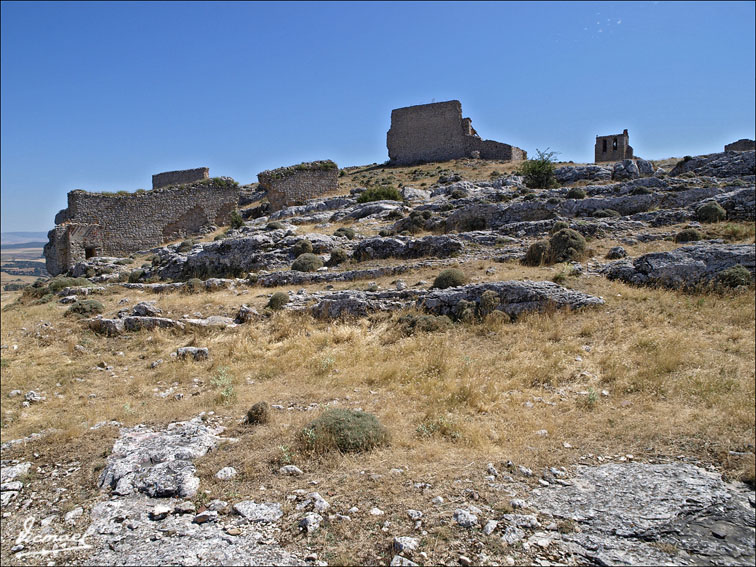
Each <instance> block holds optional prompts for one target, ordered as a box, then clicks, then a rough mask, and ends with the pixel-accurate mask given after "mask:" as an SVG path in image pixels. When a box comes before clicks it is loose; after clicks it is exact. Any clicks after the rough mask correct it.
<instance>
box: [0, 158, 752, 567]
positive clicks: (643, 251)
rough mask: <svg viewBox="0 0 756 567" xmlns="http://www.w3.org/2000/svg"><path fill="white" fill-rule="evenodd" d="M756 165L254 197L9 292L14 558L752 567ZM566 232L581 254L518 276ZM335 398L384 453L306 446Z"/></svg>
mask: <svg viewBox="0 0 756 567" xmlns="http://www.w3.org/2000/svg"><path fill="white" fill-rule="evenodd" d="M754 167H755V164H754V152H742V153H735V152H731V153H724V154H714V155H711V156H698V157H695V158H692V159H690V160H681V161H680V163H679V164H676V165H673V166H672V167H671V168H669V169H670V170H669V171H664V169H663V168H660V167H658V165H655V164H653V163H651V162H645V161H643V160H639V162H638V163H637V164H636V163H633V162H620V163H618V164H611V165H610V166H607V167H604V166H593V165H589V166H570V165H564V166H563V167H561V168H560V169H558V170H557V178H558V179H559V181H560V186H559V187H556V188H552V189H545V190H538V191H533V190H531V189H529V188H527V187H526V186H525V184H524V182H523V179H522V178H521V177H519V176H517V175H515V174H501V175H499V176H491V177H490V178H489V179H487V180H485V181H480V180H476V179H474V178H470V179H465V178H464V177H463V176H460V175H456V174H454V172H453V171H451V172H449V171H448V170H444V171H445V172H444V174H443V175H441V176H439V179H438V181H437V182H436V183H434V184H433V185H431V186H430V187H427V188H424V187H421V186H419V184H416V185H417V186H411V185H410V184H409V183H408V184H405V186H404V187H403V188H402V189H401V191H402V196H403V199H404V200H403V201H372V202H367V203H359V202H358V198H359V195H360V194H361V193H362V192H363V191H364V189H362V188H359V187H357V188H353V189H352V190H351V191H350V193H349V194H348V195H340V196H332V197H327V198H323V199H317V200H313V201H309V202H307V203H304V204H301V205H297V206H294V207H289V208H287V209H284V210H281V211H277V212H275V213H273V214H270V215H267V216H258V215H260V214H261V213H262V212H264V209H265V208H264V207H261V206H260V199H261V198H262V195H260V194H256V193H254V192H253V191H250V192H249V193H250V194H249V195H247V201H248V202H247V205H248V208H247V209H246V211H247V212H246V213H245V214H244V216H245V217H249V218H248V220H247V221H246V222H245V223H244V224H243V225H242V226H240V227H238V228H235V229H232V228H229V229H228V230H224V231H223V232H220V231H219V232H218V234H217V236H214V235H210V236H209V237H208V238H206V239H205V241H199V240H198V241H184V242H180V243H175V244H172V245H168V246H165V247H161V248H159V249H155V250H151V251H149V252H145V254H143V255H137V256H136V258H129V259H117V258H96V259H92V260H90V261H88V262H86V263H82V264H80V265H77V266H76V267H74V269H73V270H72V271H71V273H70V274H69V275H70V276H71V277H86V278H87V280H86V282H84V281H81V280H79V281H75V282H71V284H72V285H67V286H65V287H62V288H60V289H56V290H54V293H51V294H49V295H45V296H42V297H41V298H40V297H37V298H36V299H33V300H32V298H30V297H29V296H28V294H27V295H22V294H21V293H20V292H14V294H12V295H11V294H5V293H4V297H3V339H2V340H3V344H2V349H3V350H2V352H3V375H4V376H3V378H4V379H3V385H2V410H3V429H2V440H3V446H2V469H1V470H2V486H1V492H0V495H1V496H2V519H3V534H2V540H1V541H0V554H1V555H0V557H1V559H2V563H3V564H80V563H83V564H89V565H102V564H115V565H133V564H181V565H198V564H223V565H232V564H244V565H268V564H282V565H284V564H285V565H289V564H291V565H305V564H314V565H328V564H350V563H351V564H353V563H355V562H357V563H365V564H392V565H413V564H420V565H425V564H462V565H472V564H509V565H515V564H540V565H551V564H598V565H647V564H674V565H689V564H690V565H693V564H695V565H735V564H737V565H741V564H742V565H752V564H753V562H754V560H755V559H756V556H755V554H754V546H755V545H756V543H755V540H754V533H755V532H754V528H755V524H756V523H755V521H754V516H755V508H754V506H756V503H755V502H754V492H753V462H754V434H753V424H754V418H753V414H752V407H753V403H754V399H753V398H754V374H753V354H752V351H753V346H754V321H753V316H752V314H753V303H754V301H753V277H754V273H755V272H756V256H755V251H754V229H753V223H754V219H755V218H756V203H755V191H754V179H755V177H754ZM424 171H425V170H420V169H415V170H409V169H408V170H407V172H405V175H408V176H409V175H414V176H415V177H417V178H418V179H424V178H427V175H426V174H425V173H424ZM350 175H354V176H356V175H357V174H356V173H352V174H350ZM423 185H427V184H426V183H423ZM714 204H716V205H717V207H714ZM712 207H714V208H712ZM712 210H713V211H715V214H716V215H721V216H720V217H717V218H714V219H712V218H710V217H709V216H707V214H708V213H707V211H712ZM720 210H721V213H719V212H717V211H720ZM243 212H244V211H243ZM252 217H257V218H252ZM557 223H560V224H559V225H557ZM555 225H556V226H555ZM565 228H568V229H571V230H574V231H576V232H578V233H580V234H581V235H582V236H583V237H584V238H586V239H587V248H586V250H585V251H584V252H583V253H582V254H578V255H574V256H571V257H569V258H567V259H560V260H558V261H555V260H553V259H552V260H551V261H549V260H546V257H545V256H544V258H543V260H544V261H545V262H536V265H534V266H531V267H527V266H526V267H523V265H522V262H523V261H525V262H526V264H527V262H528V257H530V256H531V255H532V253H533V248H532V247H533V245H534V244H536V243H538V242H543V241H546V240H549V239H552V242H553V233H556V232H557V231H559V230H560V229H565ZM346 229H350V230H346ZM690 229H693V231H692V232H691V230H690ZM686 230H687V231H688V232H687V233H686V234H687V235H690V234H693V233H695V234H697V236H695V234H694V236H693V237H690V239H689V238H688V237H685V238H683V237H680V234H681V233H683V232H684V231H686ZM213 236H214V237H215V240H213ZM303 240H306V241H307V243H306V244H303V243H302V241H303ZM303 252H307V253H311V254H314V255H315V256H316V257H317V258H319V266H320V267H318V266H317V265H315V266H314V267H313V269H312V271H298V270H291V269H290V268H291V265H292V262H293V261H294V260H295V259H297V257H298V256H300V254H301V253H303ZM539 264H540V265H539ZM449 267H457V268H461V269H462V270H463V271H464V272H466V274H467V276H468V277H467V282H460V283H461V285H455V286H452V287H449V288H446V289H434V288H432V286H431V283H432V281H431V280H432V279H433V277H435V275H437V274H438V273H439V272H440V271H441V270H442V269H445V268H449ZM733 270H735V271H733ZM737 270H740V271H737ZM743 274H745V275H743ZM737 278H741V279H737ZM742 278H745V279H742ZM546 280H551V281H546ZM276 290H278V291H282V292H283V294H284V300H283V301H282V303H281V304H280V306H277V307H278V309H277V310H276V311H272V310H271V309H270V307H269V305H270V303H269V300H270V299H271V295H272V292H274V291H276ZM40 295H41V294H40ZM93 298H95V299H99V300H101V302H102V304H104V308H103V309H102V310H101V312H99V313H97V312H93V313H89V312H87V313H84V314H83V315H82V316H80V317H78V318H75V317H72V316H70V315H68V316H67V315H65V313H66V310H68V309H69V308H70V307H71V306H79V305H81V304H82V303H83V302H84V301H85V300H88V299H93ZM626 302H629V303H626ZM630 303H632V307H627V305H630ZM639 303H645V305H647V308H645V309H644V308H639V307H638V304H639ZM633 309H634V310H635V311H634V310H633ZM702 313H704V314H706V316H707V317H716V316H717V314H719V316H720V317H721V318H720V319H717V320H716V321H713V322H712V323H711V324H712V329H711V331H710V333H709V331H706V330H702V329H701V328H700V325H697V324H694V326H693V327H691V330H690V332H689V334H690V335H691V336H693V335H695V338H694V339H693V338H692V339H691V341H694V342H691V343H690V344H686V343H685V342H684V336H685V334H686V331H685V330H684V329H679V328H678V329H676V330H675V332H677V333H679V334H676V335H674V336H675V337H679V339H678V340H675V339H672V340H673V341H675V342H674V344H667V343H666V342H665V343H664V346H663V347H662V348H660V347H659V339H658V338H656V337H655V336H654V335H653V334H652V332H653V329H654V327H656V326H660V325H661V323H659V321H664V320H669V321H674V322H679V321H685V320H686V319H688V320H690V321H696V320H698V319H697V318H699V317H701V316H703V315H702ZM40 317H41V318H40ZM653 317H658V319H653ZM646 318H648V319H646ZM630 319H633V321H636V320H637V322H638V323H637V324H635V326H632V325H631V324H630V323H629V322H628V323H627V325H628V326H627V331H626V332H625V331H624V330H623V328H621V326H622V325H623V324H624V321H625V320H630ZM610 321H611V322H610ZM654 321H656V323H654ZM675 325H677V323H674V324H673V325H671V327H670V329H672V328H673V327H674V326H675ZM526 326H527V327H528V328H527V329H526ZM573 326H575V327H574V328H573ZM612 328H613V330H610V329H612ZM376 329H379V330H380V332H378V331H377V330H376ZM665 329H666V327H665ZM694 329H695V330H694ZM664 332H667V331H664ZM672 332H673V331H672V330H669V333H672ZM529 333H530V334H529ZM611 333H614V337H615V338H614V339H611V338H609V337H610V336H611ZM624 334H630V335H637V337H631V338H624V337H623V338H622V339H619V338H617V337H618V336H622V335H624ZM669 336H670V337H671V336H673V335H672V334H670V335H669ZM714 336H717V337H720V336H721V338H717V339H716V340H717V341H721V342H715V339H714V338H713V337H714ZM534 337H537V340H539V341H541V340H543V341H545V343H546V346H543V344H534V345H533V351H532V354H529V355H528V356H530V358H526V357H525V355H524V354H517V353H518V352H520V353H521V352H523V351H518V350H517V349H524V348H527V347H528V344H527V343H528V341H530V340H534ZM625 340H627V341H628V342H627V343H625V342H622V341H625ZM666 340H667V341H668V340H670V339H669V337H668V338H667V339H666ZM506 341H509V342H506ZM695 341H698V342H695ZM342 345H343V348H342ZM358 345H359V346H358ZM515 345H516V346H515ZM720 345H722V346H720ZM675 346H676V349H677V350H678V351H679V352H680V353H683V354H681V355H680V356H679V357H678V358H675V354H674V352H669V351H674V350H675V348H674V347H675ZM368 347H369V348H368ZM56 349H57V350H56ZM454 349H457V350H454ZM476 349H480V350H476ZM124 351H125V352H124ZM612 351H617V352H619V351H622V352H624V353H625V354H624V355H622V356H620V355H617V354H616V353H613V352H612ZM370 353H372V354H370ZM438 353H445V354H443V355H441V356H439V354H438ZM450 353H454V354H453V355H452V354H450ZM482 353H485V354H482ZM704 353H706V356H707V357H711V361H708V360H705V361H696V360H689V359H690V358H691V357H693V358H695V357H698V356H703V355H704ZM445 356H448V357H449V360H452V359H454V360H455V361H456V360H459V361H460V362H453V363H452V362H449V363H448V364H449V365H451V364H453V365H456V366H453V367H451V368H447V367H446V366H445V365H447V363H446V361H445V360H442V359H443V358H444V357H445ZM518 356H519V357H521V358H518ZM159 357H160V358H159ZM360 357H362V358H360ZM454 357H456V358H454ZM634 357H636V358H634ZM392 359H396V360H392ZM483 359H485V361H482V360H483ZM505 361H506V364H505ZM476 365H477V366H476ZM507 365H510V366H507ZM547 365H550V366H547ZM644 367H647V368H648V370H647V371H646V370H644ZM229 369H230V370H229ZM518 369H519V371H520V372H518ZM234 372H236V373H237V374H239V375H241V373H244V374H245V375H246V376H247V377H246V379H245V381H244V382H243V383H242V382H240V377H239V376H231V374H233V373H234ZM548 373H553V374H554V376H555V378H553V379H552V378H548V377H544V374H548ZM518 374H523V375H527V376H529V377H528V378H515V377H516V376H517V375H518ZM625 375H627V376H630V377H629V378H628V377H625ZM517 380H520V381H519V382H518V381H517ZM447 390H448V392H449V394H448V395H447V394H446V393H444V392H446V391H447ZM237 394H238V397H237ZM261 397H262V398H265V399H268V400H270V402H271V403H272V406H271V408H272V409H271V411H272V412H273V421H272V425H260V426H257V427H251V426H249V425H246V424H245V423H243V413H244V411H245V410H246V408H245V404H247V403H248V402H249V401H250V400H257V399H260V398H261ZM438 404H441V405H438ZM732 404H736V405H732ZM209 405H212V407H213V408H214V409H213V410H210V409H208V406H209ZM334 405H336V406H339V407H342V406H343V407H351V408H353V409H365V411H370V412H372V413H375V414H376V415H378V417H379V418H380V419H381V420H382V421H384V422H385V423H386V425H387V426H388V428H389V431H390V433H391V435H392V439H393V440H392V443H391V446H390V447H388V448H382V449H379V450H375V451H372V452H370V453H365V454H360V455H348V454H347V455H323V456H320V457H307V456H305V455H304V454H303V453H301V452H298V451H297V448H296V443H295V442H294V441H293V432H294V431H298V430H299V429H301V427H302V425H303V424H304V423H305V422H306V421H307V420H308V419H310V417H311V415H315V414H317V412H318V411H319V410H321V409H323V408H326V407H329V406H334ZM437 406H438V407H437ZM247 407H248V406H247ZM726 408H727V409H726ZM744 408H746V409H744ZM747 408H751V409H747ZM529 412H530V414H531V416H532V417H527V416H526V414H528V413H529ZM670 414H677V415H670ZM717 414H719V415H721V416H722V417H721V418H717V417H716V416H717ZM709 416H711V417H709ZM717 419H719V422H721V423H718V424H717V425H712V424H715V423H716V422H715V421H711V420H717ZM728 419H729V420H731V421H728ZM518 420H519V421H518ZM634 420H635V421H634ZM641 422H643V425H642V426H641V425H639V423H641ZM580 424H582V428H583V429H585V431H581V430H580V429H581V425H580ZM631 424H632V425H631ZM728 424H730V425H728ZM699 425H700V426H699ZM720 425H721V428H722V431H721V432H720V431H719V429H718V427H719V426H720ZM634 428H637V429H634ZM520 430H523V431H524V430H527V432H526V433H523V431H520ZM703 431H708V432H709V434H710V438H709V439H705V438H703V437H704V435H703V434H702V432H703ZM634 438H635V439H634ZM743 480H745V481H747V482H742V481H743ZM748 483H750V484H748Z"/></svg>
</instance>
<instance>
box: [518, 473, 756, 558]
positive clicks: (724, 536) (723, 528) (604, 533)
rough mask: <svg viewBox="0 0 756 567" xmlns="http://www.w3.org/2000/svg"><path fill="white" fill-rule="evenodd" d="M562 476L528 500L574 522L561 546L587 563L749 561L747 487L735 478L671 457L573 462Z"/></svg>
mask: <svg viewBox="0 0 756 567" xmlns="http://www.w3.org/2000/svg"><path fill="white" fill-rule="evenodd" d="M569 482H570V485H569V486H561V485H552V486H551V487H548V488H542V489H539V490H537V491H533V494H532V497H531V499H530V504H529V505H530V508H532V509H537V510H538V511H539V512H540V513H548V514H552V515H553V516H554V517H556V518H562V519H567V520H572V521H573V522H576V523H577V524H578V525H579V526H580V528H581V530H582V531H580V532H573V533H569V534H564V535H563V536H562V541H563V544H562V545H566V546H567V547H568V548H569V550H570V551H572V552H573V553H575V554H577V555H579V556H582V557H584V558H585V559H586V560H587V561H589V562H590V563H591V564H597V565H693V564H695V565H753V564H754V559H755V558H756V557H755V555H754V545H755V544H756V540H755V539H754V509H753V507H752V506H751V504H750V503H749V501H748V495H749V492H750V493H751V494H752V491H749V489H748V487H747V486H746V485H744V484H742V483H732V484H727V483H725V482H723V481H722V479H721V476H720V475H719V474H717V473H715V472H710V471H707V470H704V469H701V468H699V467H696V466H693V465H689V464H679V463H674V464H641V463H628V464H608V465H603V466H599V467H587V466H580V467H578V469H577V473H576V474H575V475H574V476H573V477H571V478H570V479H569ZM662 544H666V545H662ZM666 550H676V551H669V552H668V551H666Z"/></svg>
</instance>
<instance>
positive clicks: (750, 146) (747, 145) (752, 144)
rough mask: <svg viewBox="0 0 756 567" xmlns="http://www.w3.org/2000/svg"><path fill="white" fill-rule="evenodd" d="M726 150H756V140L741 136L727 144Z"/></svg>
mask: <svg viewBox="0 0 756 567" xmlns="http://www.w3.org/2000/svg"><path fill="white" fill-rule="evenodd" d="M724 150H725V151H726V152H750V151H753V150H756V141H754V140H749V139H748V138H741V139H740V140H738V141H737V142H733V143H732V144H727V145H726V146H725V147H724Z"/></svg>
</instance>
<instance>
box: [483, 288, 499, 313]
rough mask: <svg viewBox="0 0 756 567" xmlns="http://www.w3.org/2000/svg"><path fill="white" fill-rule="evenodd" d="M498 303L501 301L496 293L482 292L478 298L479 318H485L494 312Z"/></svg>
mask: <svg viewBox="0 0 756 567" xmlns="http://www.w3.org/2000/svg"><path fill="white" fill-rule="evenodd" d="M500 303H501V300H500V299H499V294H498V293H496V292H495V291H493V290H492V289H488V290H486V291H484V292H483V293H482V294H481V296H480V303H479V304H478V311H479V312H480V316H481V317H483V318H485V317H487V316H488V315H490V314H491V313H493V312H494V311H495V310H496V308H497V307H498V306H499V304H500Z"/></svg>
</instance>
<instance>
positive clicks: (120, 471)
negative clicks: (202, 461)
mask: <svg viewBox="0 0 756 567" xmlns="http://www.w3.org/2000/svg"><path fill="white" fill-rule="evenodd" d="M218 433H220V431H218V430H213V429H211V428H209V427H207V426H206V425H204V424H203V423H202V421H201V420H200V419H199V418H195V419H193V420H191V421H185V422H179V423H172V424H170V425H169V426H168V428H167V429H166V430H164V431H154V430H152V429H149V428H147V427H145V426H142V425H138V426H136V427H132V428H124V429H122V430H121V436H120V438H119V439H118V440H117V441H116V442H115V445H114V446H113V451H112V453H111V454H110V456H109V457H108V464H107V465H106V467H105V469H104V470H103V471H102V474H101V475H100V479H99V485H100V487H101V488H106V487H110V488H112V489H113V492H114V493H115V494H119V495H127V494H133V493H137V492H140V493H144V494H147V495H149V496H152V497H158V498H164V497H171V496H180V497H183V498H191V497H193V496H194V495H195V494H196V492H197V487H198V486H199V479H198V478H197V477H196V476H195V475H194V472H195V468H194V464H193V463H192V460H193V459H196V458H198V457H201V456H202V455H204V454H205V453H207V451H208V450H210V449H211V448H213V447H215V446H216V445H217V444H218V442H219V441H220V439H219V437H218V436H217V434H218Z"/></svg>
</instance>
